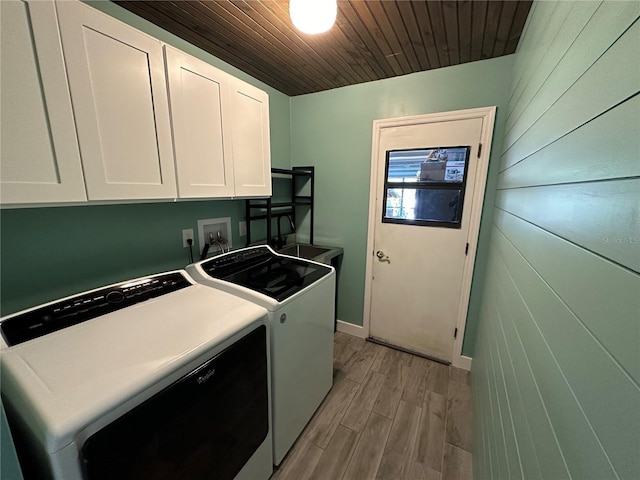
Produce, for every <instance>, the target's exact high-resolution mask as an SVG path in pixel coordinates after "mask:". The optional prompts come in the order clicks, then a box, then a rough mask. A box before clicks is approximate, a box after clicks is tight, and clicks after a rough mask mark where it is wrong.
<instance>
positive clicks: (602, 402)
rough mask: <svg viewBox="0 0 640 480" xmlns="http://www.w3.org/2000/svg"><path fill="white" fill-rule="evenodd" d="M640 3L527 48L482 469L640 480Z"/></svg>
mask: <svg viewBox="0 0 640 480" xmlns="http://www.w3.org/2000/svg"><path fill="white" fill-rule="evenodd" d="M639 17H640V2H638V1H630V2H625V1H615V0H614V1H604V2H601V1H574V2H572V1H557V2H555V1H541V2H536V3H535V4H534V6H533V8H532V11H531V13H530V16H529V19H528V21H527V25H526V27H525V33H524V35H523V37H522V39H521V43H520V46H519V48H518V52H517V54H516V61H515V68H514V74H513V83H512V88H511V93H510V95H511V98H510V101H509V111H508V114H507V115H508V117H507V121H506V132H505V137H504V147H503V154H502V161H501V167H500V171H501V173H500V176H499V183H498V192H497V196H496V203H495V215H494V220H493V230H492V236H491V247H490V256H489V260H488V266H487V274H486V278H485V290H484V294H483V301H482V309H481V318H480V322H479V333H478V338H477V343H476V348H475V357H474V361H473V370H472V381H473V392H474V413H475V417H474V422H475V429H474V432H475V437H474V441H475V444H474V452H473V453H474V476H475V478H476V479H485V478H487V479H499V478H502V479H518V478H522V479H527V480H529V479H535V478H545V479H553V480H556V479H564V478H567V479H568V478H573V479H588V478H593V479H618V478H620V479H627V478H628V479H637V478H640V274H639V272H640V95H639V93H640V20H639Z"/></svg>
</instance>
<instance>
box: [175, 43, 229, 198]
mask: <svg viewBox="0 0 640 480" xmlns="http://www.w3.org/2000/svg"><path fill="white" fill-rule="evenodd" d="M164 48H165V59H166V65H167V78H168V81H169V101H170V105H171V120H172V123H171V126H172V129H173V141H174V149H175V150H174V151H175V156H176V173H177V176H178V195H179V196H180V198H190V197H191V198H194V197H232V196H233V195H234V188H233V158H232V150H231V135H230V133H231V129H230V128H228V126H229V123H228V122H225V120H226V119H225V118H224V116H223V112H225V113H226V112H229V111H230V105H229V81H230V77H229V75H227V74H226V73H224V72H222V71H221V70H218V69H217V68H215V67H213V66H212V65H209V64H208V63H205V62H203V61H201V60H198V59H197V58H194V57H192V56H190V55H187V54H186V53H183V52H181V51H179V50H176V49H175V48H171V47H168V46H165V47H164Z"/></svg>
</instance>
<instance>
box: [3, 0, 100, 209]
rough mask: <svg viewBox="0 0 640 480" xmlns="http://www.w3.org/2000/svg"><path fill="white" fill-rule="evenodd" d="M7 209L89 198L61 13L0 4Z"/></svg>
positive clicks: (35, 5) (47, 7)
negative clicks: (58, 17)
mask: <svg viewBox="0 0 640 480" xmlns="http://www.w3.org/2000/svg"><path fill="white" fill-rule="evenodd" d="M0 10H1V11H0V20H1V25H0V35H1V42H0V46H1V53H0V61H1V67H0V68H1V70H2V81H1V83H0V92H1V102H2V121H1V122H0V145H1V146H0V183H1V185H0V200H1V203H2V204H3V205H9V204H28V203H44V202H78V201H85V200H86V198H87V197H86V195H85V188H84V180H83V176H82V167H81V164H80V154H79V151H78V143H77V140H76V131H75V124H74V120H73V111H72V108H71V99H70V96H69V88H68V85H67V78H66V73H65V68H64V61H63V56H62V47H61V45H60V37H59V33H58V25H57V23H56V15H55V8H54V5H53V3H50V2H32V3H26V2H22V1H9V0H2V1H0Z"/></svg>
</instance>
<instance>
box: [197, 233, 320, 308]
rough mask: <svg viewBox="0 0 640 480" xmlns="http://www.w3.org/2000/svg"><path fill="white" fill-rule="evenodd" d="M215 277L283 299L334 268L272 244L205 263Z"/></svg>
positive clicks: (219, 257) (207, 269)
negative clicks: (281, 251)
mask: <svg viewBox="0 0 640 480" xmlns="http://www.w3.org/2000/svg"><path fill="white" fill-rule="evenodd" d="M201 267H202V269H203V270H204V271H205V272H206V273H207V274H208V275H210V276H211V277H213V278H217V279H219V280H224V281H226V282H230V283H233V284H236V285H240V286H242V287H246V288H249V289H251V290H254V291H256V292H259V293H262V294H264V295H267V296H269V297H271V298H274V299H276V300H277V301H279V302H281V301H283V300H285V299H286V298H289V297H290V296H292V295H294V294H296V293H297V292H299V291H300V290H303V289H304V288H306V287H308V286H309V285H311V284H312V283H314V282H317V281H318V280H320V279H321V278H322V277H324V276H326V275H329V274H330V273H331V268H330V267H327V266H324V265H320V264H317V263H314V262H310V261H307V260H304V259H301V258H292V257H287V256H284V255H278V254H277V253H274V252H273V251H272V250H270V249H269V248H268V247H266V246H265V247H258V248H251V249H246V250H240V251H238V252H234V253H231V254H227V255H221V256H218V257H215V258H212V259H210V260H207V261H205V262H203V263H202V264H201Z"/></svg>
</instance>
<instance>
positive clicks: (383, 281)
mask: <svg viewBox="0 0 640 480" xmlns="http://www.w3.org/2000/svg"><path fill="white" fill-rule="evenodd" d="M482 131H483V118H481V117H475V118H466V119H459V120H450V121H438V122H433V123H422V124H410V125H406V126H396V127H393V128H385V129H383V130H381V131H380V134H379V136H378V145H377V158H375V159H374V161H375V162H376V166H375V168H377V175H375V177H376V178H377V185H375V188H376V201H375V223H374V225H373V227H374V229H375V232H374V234H373V249H372V251H371V252H369V253H370V254H371V255H373V259H372V264H371V268H370V270H369V271H370V272H371V274H372V278H371V280H370V283H369V284H370V286H371V292H370V302H371V303H370V320H369V322H370V323H369V335H370V336H371V337H372V338H374V339H377V340H380V341H383V342H385V343H388V344H391V345H395V346H398V347H401V348H404V349H407V350H410V351H414V352H417V353H420V354H423V355H426V356H429V357H432V358H435V359H439V360H442V361H445V362H451V361H452V357H453V351H454V348H453V347H454V332H455V329H456V324H457V321H458V318H459V315H460V311H461V308H463V309H464V313H465V315H466V303H464V302H468V297H467V298H466V299H465V298H464V297H465V296H464V295H462V293H463V291H464V290H465V288H463V283H464V273H465V264H466V263H467V258H468V257H467V250H468V246H467V243H468V242H469V241H470V239H469V235H470V222H471V219H472V215H471V214H472V210H473V208H474V206H473V205H472V204H473V202H474V201H477V198H479V199H480V201H479V202H480V203H482V195H477V194H476V195H474V189H475V188H476V184H478V183H479V184H480V185H481V188H482V190H484V178H482V181H481V182H477V178H476V177H477V176H478V174H481V175H486V169H485V168H480V169H479V168H478V163H479V162H478V157H479V155H478V153H479V145H480V143H481V138H482ZM385 182H386V183H385ZM480 193H484V192H480ZM476 208H479V207H476ZM476 213H477V212H476ZM478 218H479V217H478ZM473 230H475V231H474V232H472V233H473V235H475V236H477V226H474V229H473ZM473 244H474V246H475V239H474V242H473ZM474 250H475V249H474ZM468 254H469V255H470V254H471V252H469V253H468ZM472 262H473V261H472Z"/></svg>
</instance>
